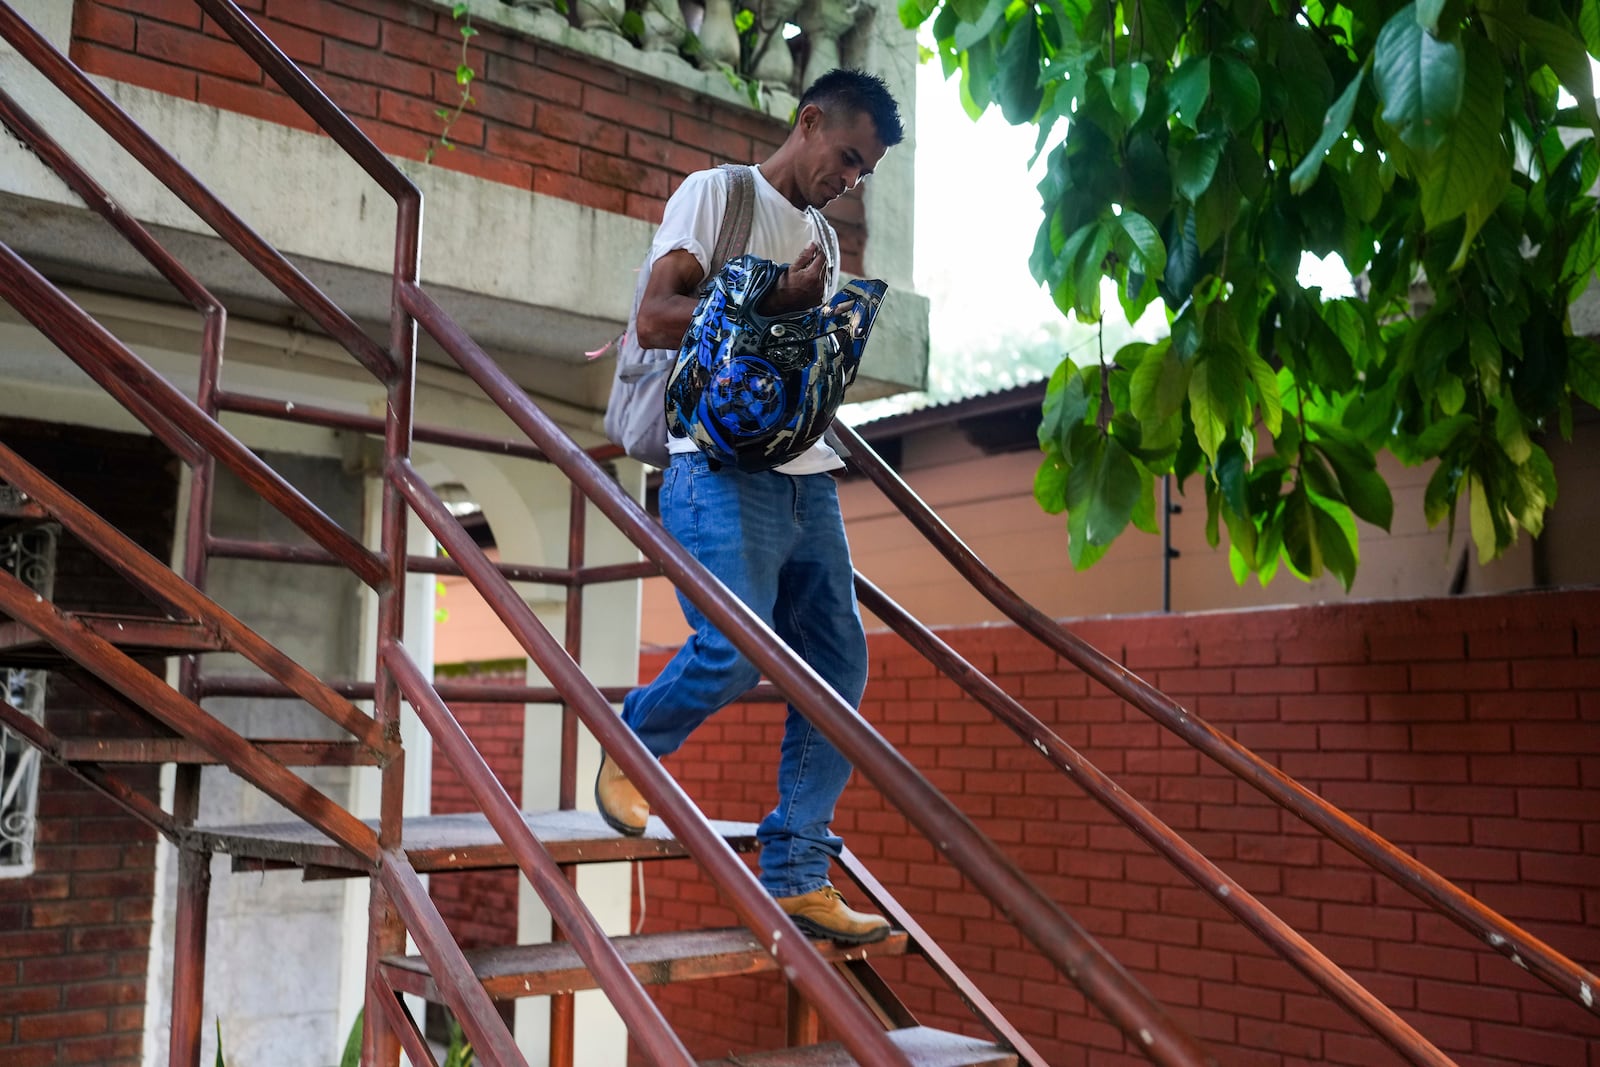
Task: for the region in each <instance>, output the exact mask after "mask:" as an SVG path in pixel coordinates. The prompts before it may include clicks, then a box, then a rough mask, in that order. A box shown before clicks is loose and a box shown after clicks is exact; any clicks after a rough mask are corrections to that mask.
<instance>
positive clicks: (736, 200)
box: [706, 163, 756, 279]
mask: <svg viewBox="0 0 1600 1067" xmlns="http://www.w3.org/2000/svg"><path fill="white" fill-rule="evenodd" d="M720 169H721V170H722V174H723V178H724V179H725V180H726V181H727V184H728V206H727V207H726V208H725V209H724V210H723V212H722V228H721V229H719V230H718V231H717V247H716V249H715V250H714V251H713V252H712V253H711V269H710V270H708V271H707V272H706V277H707V278H708V279H709V278H710V277H711V276H712V275H713V274H716V273H717V271H719V270H721V269H722V265H723V264H724V263H726V262H728V260H730V259H734V258H736V257H738V256H741V255H743V254H744V250H745V246H746V245H748V244H749V243H750V224H751V222H752V221H753V220H754V219H755V214H756V179H755V175H753V174H751V173H750V168H749V167H747V166H743V165H741V164H734V163H728V164H724V165H723V166H722V167H721V168H720Z"/></svg>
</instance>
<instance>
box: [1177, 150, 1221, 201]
mask: <svg viewBox="0 0 1600 1067" xmlns="http://www.w3.org/2000/svg"><path fill="white" fill-rule="evenodd" d="M1221 158H1222V139H1221V138H1220V137H1212V136H1210V135H1201V136H1199V137H1196V138H1195V139H1194V140H1192V141H1190V142H1189V143H1188V144H1186V145H1184V146H1183V148H1182V149H1181V150H1180V151H1179V152H1178V162H1177V163H1176V164H1175V165H1174V166H1173V168H1172V183H1173V185H1174V186H1175V187H1176V188H1177V190H1178V192H1179V193H1180V194H1182V196H1183V198H1184V199H1185V200H1187V201H1189V202H1190V203H1193V202H1194V201H1196V200H1198V199H1200V197H1201V195H1202V194H1203V193H1204V192H1205V191H1206V190H1207V189H1209V188H1210V187H1211V179H1212V178H1213V177H1214V176H1215V175H1216V173H1217V160H1219V159H1221Z"/></svg>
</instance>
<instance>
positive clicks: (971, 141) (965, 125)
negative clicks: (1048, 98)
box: [915, 61, 1061, 350]
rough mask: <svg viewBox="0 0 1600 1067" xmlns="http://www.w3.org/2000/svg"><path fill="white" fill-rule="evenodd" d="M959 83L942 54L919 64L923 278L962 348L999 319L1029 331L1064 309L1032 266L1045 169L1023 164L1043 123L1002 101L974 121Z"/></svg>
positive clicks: (943, 343)
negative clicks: (1023, 118) (1023, 119)
mask: <svg viewBox="0 0 1600 1067" xmlns="http://www.w3.org/2000/svg"><path fill="white" fill-rule="evenodd" d="M957 86H958V82H957V81H956V80H954V79H952V80H951V81H948V82H947V81H945V80H944V76H943V73H942V72H941V69H940V66H939V64H938V62H937V61H935V62H932V63H924V64H922V65H921V66H920V67H919V68H918V69H917V162H916V168H917V206H916V242H917V251H916V275H915V282H916V287H917V291H918V292H920V293H922V294H924V295H926V296H927V297H928V299H929V301H930V303H931V307H930V309H929V318H930V323H929V327H930V329H931V331H932V334H933V337H934V338H935V343H936V345H937V346H938V347H949V348H953V349H957V350H959V349H962V348H968V347H972V346H973V345H975V344H981V343H982V342H983V341H984V340H985V339H987V338H990V337H992V335H993V333H994V328H995V323H996V322H1004V323H1008V324H1011V325H1014V326H1015V327H1016V328H1017V332H1019V333H1021V332H1025V331H1026V330H1027V328H1028V327H1029V326H1031V325H1034V324H1036V323H1042V322H1049V321H1051V320H1054V319H1059V318H1060V315H1061V313H1060V312H1059V311H1057V310H1056V307H1055V304H1054V303H1053V302H1052V301H1051V300H1050V297H1049V296H1048V295H1047V294H1046V293H1045V292H1044V290H1043V289H1041V288H1040V287H1039V285H1038V284H1037V283H1036V282H1035V281H1034V280H1033V277H1032V275H1030V274H1029V273H1028V255H1029V253H1031V252H1032V251H1033V238H1034V234H1035V233H1036V232H1037V231H1038V228H1039V220H1040V217H1041V216H1040V211H1039V193H1038V191H1037V190H1036V189H1035V188H1034V186H1035V185H1036V184H1037V183H1038V178H1037V177H1035V176H1030V175H1029V173H1028V172H1027V171H1025V170H1024V169H1023V168H1024V167H1025V166H1026V164H1027V162H1028V157H1029V156H1031V155H1032V154H1033V142H1034V136H1035V130H1034V128H1033V127H1032V126H1012V125H1010V124H1009V123H1007V122H1006V121H1005V119H1003V118H1001V117H1000V113H999V110H998V109H997V108H990V109H989V110H988V111H987V112H986V113H985V114H984V116H983V118H981V119H980V120H979V121H977V122H973V121H972V120H971V119H969V118H967V113H966V112H965V111H963V110H962V108H961V100H960V95H959V92H958V89H957ZM1042 167H1043V161H1042V160H1041V162H1040V169H1041V170H1042Z"/></svg>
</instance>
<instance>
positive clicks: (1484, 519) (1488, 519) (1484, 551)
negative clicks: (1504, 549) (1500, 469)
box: [1467, 473, 1500, 564]
mask: <svg viewBox="0 0 1600 1067" xmlns="http://www.w3.org/2000/svg"><path fill="white" fill-rule="evenodd" d="M1467 507H1468V512H1467V513H1468V515H1469V516H1470V517H1471V519H1472V543H1473V544H1475V545H1477V546H1478V562H1479V563H1480V564H1483V563H1488V562H1489V561H1490V560H1492V559H1494V558H1495V557H1496V556H1498V555H1499V554H1500V539H1499V537H1498V536H1497V534H1496V531H1495V527H1496V521H1495V511H1496V509H1497V507H1498V505H1496V504H1495V502H1494V501H1492V500H1490V499H1489V494H1488V493H1487V491H1485V489H1484V487H1483V479H1482V478H1480V477H1479V476H1478V475H1477V474H1476V473H1474V474H1471V475H1468V477H1467Z"/></svg>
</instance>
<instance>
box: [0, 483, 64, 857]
mask: <svg viewBox="0 0 1600 1067" xmlns="http://www.w3.org/2000/svg"><path fill="white" fill-rule="evenodd" d="M20 502H21V499H20V495H19V494H18V493H17V492H16V490H14V489H11V488H10V487H9V486H4V485H0V515H3V514H4V513H5V512H6V511H8V510H11V508H10V507H8V505H11V506H14V505H16V504H18V503H20ZM56 532H57V531H56V527H54V526H31V527H19V528H12V529H9V530H8V529H5V528H4V527H3V526H0V570H3V571H5V572H6V573H7V574H11V575H15V576H16V577H18V578H20V579H22V581H23V582H24V583H25V584H26V585H27V586H28V587H29V588H30V589H32V590H34V591H35V592H37V593H38V594H40V595H41V596H43V597H45V598H46V599H49V598H50V597H51V596H52V595H53V592H54V589H53V587H54V585H55V571H56ZM45 674H46V672H45V671H42V670H37V669H32V668H11V667H0V699H3V700H4V701H5V702H6V703H7V704H10V705H11V706H12V707H14V708H17V709H18V710H20V711H21V712H22V713H23V714H24V715H26V716H28V717H29V718H31V719H33V720H34V721H35V722H43V721H44V691H45ZM38 803H39V750H38V749H36V748H34V747H33V746H32V745H30V744H28V743H27V742H26V741H24V740H23V739H22V738H21V737H19V736H17V735H16V734H15V733H13V732H12V731H11V730H9V729H7V728H6V727H5V726H3V725H0V878H21V877H24V876H26V875H29V874H32V873H33V835H34V824H35V813H36V811H37V810H38Z"/></svg>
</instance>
